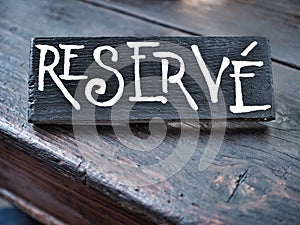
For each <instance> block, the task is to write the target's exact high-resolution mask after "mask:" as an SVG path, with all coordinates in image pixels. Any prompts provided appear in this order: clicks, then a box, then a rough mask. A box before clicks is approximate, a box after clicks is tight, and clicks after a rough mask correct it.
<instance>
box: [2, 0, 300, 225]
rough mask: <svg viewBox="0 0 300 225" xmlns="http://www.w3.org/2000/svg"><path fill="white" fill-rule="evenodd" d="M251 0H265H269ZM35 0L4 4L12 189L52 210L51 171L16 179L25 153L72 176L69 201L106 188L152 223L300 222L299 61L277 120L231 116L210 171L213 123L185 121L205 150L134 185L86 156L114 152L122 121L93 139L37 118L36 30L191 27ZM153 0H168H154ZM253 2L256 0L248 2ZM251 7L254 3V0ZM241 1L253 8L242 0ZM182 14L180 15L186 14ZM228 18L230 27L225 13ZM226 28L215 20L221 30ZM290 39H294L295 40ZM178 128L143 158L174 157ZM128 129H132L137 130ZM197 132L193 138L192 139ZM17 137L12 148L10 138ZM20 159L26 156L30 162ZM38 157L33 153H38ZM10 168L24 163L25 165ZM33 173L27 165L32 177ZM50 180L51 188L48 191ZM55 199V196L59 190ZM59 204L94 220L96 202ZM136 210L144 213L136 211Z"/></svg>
mask: <svg viewBox="0 0 300 225" xmlns="http://www.w3.org/2000/svg"><path fill="white" fill-rule="evenodd" d="M176 2H177V3H178V1H174V2H173V3H172V2H169V4H170V5H169V9H171V8H172V4H174V7H175V6H176V4H177V3H176ZM183 2H185V1H183ZM193 2H194V1H193ZM251 2H253V4H254V3H255V4H258V2H260V1H251ZM30 3H31V4H29V3H28V1H26V2H25V1H1V3H0V15H1V20H0V51H1V54H0V80H1V84H2V86H1V89H0V105H1V106H0V113H1V117H0V136H1V142H2V143H4V142H5V145H4V146H5V147H4V150H1V155H0V157H1V162H3V163H1V170H0V174H1V177H5V179H1V186H2V188H8V189H9V192H10V193H12V194H14V195H20V196H19V197H20V198H22V199H23V200H26V201H29V202H30V201H32V202H31V203H32V205H33V206H35V207H29V208H31V212H33V211H34V210H33V209H34V208H35V209H36V208H42V209H43V210H46V209H45V206H42V205H43V201H44V200H37V199H39V198H44V197H45V196H47V192H46V190H47V188H46V186H47V185H46V186H44V185H45V184H47V183H45V182H46V181H45V182H44V181H42V180H41V183H38V182H32V183H30V186H29V185H25V186H22V187H24V188H22V189H20V188H21V187H19V186H17V185H16V184H15V183H14V182H16V181H17V180H20V182H21V181H24V179H23V178H24V175H25V174H24V173H21V172H20V170H19V169H17V168H18V167H17V166H12V165H11V163H14V162H18V161H19V162H20V164H21V165H26V162H27V161H28V162H29V164H32V165H37V163H39V165H43V166H42V168H41V169H40V170H43V167H45V168H49V171H53V174H54V173H55V174H56V175H57V176H60V177H61V178H62V179H64V180H67V181H68V182H71V180H72V182H71V184H72V187H70V190H73V191H72V192H71V193H72V194H70V196H69V198H68V199H69V200H70V204H69V205H66V206H65V207H66V208H68V207H71V205H72V204H75V203H74V202H73V200H74V201H75V199H80V198H81V199H82V195H84V196H87V195H86V194H82V193H81V192H80V191H79V189H77V187H79V186H80V187H82V188H83V189H84V190H86V192H87V193H91V192H93V193H94V194H95V195H94V197H93V198H90V197H88V199H89V200H88V201H89V202H90V203H86V205H87V207H90V206H92V205H93V204H95V203H96V202H98V203H99V199H100V196H106V197H107V198H108V199H110V200H112V201H113V202H115V204H117V205H119V206H118V207H120V208H121V209H122V210H125V211H126V210H129V211H131V212H132V211H136V210H137V209H139V212H141V214H142V215H145V216H146V218H148V219H147V220H148V221H149V223H150V222H155V221H156V222H157V220H159V221H165V223H169V224H201V223H202V224H209V223H214V224H241V221H242V222H243V224H296V223H297V221H299V204H300V194H299V191H300V190H299V184H300V177H299V173H300V166H299V158H300V156H299V138H300V131H299V123H300V115H299V84H300V76H299V70H297V69H295V68H293V67H290V66H287V65H283V64H279V63H277V62H274V61H273V75H274V90H275V106H276V120H274V121H272V122H268V123H258V122H251V123H232V122H231V123H228V124H227V128H226V134H225V139H224V141H223V143H222V146H221V149H220V152H219V154H218V155H217V157H216V159H215V160H214V161H213V164H212V165H211V166H210V167H209V168H208V169H207V170H205V171H204V172H199V171H198V169H197V168H198V166H199V161H200V159H201V157H202V154H203V150H204V148H205V146H206V144H207V142H208V139H209V134H210V131H211V129H210V127H209V126H206V124H202V123H201V124H195V123H194V124H189V125H183V124H181V125H182V126H184V129H185V130H188V131H189V132H193V131H195V130H196V131H198V130H199V129H200V131H201V133H200V135H199V144H198V146H197V149H196V151H195V153H194V154H193V156H192V158H191V160H190V161H189V162H188V163H187V165H186V166H185V167H184V168H183V169H182V170H180V171H179V172H178V173H177V174H176V175H174V176H172V177H171V178H170V179H168V180H166V181H164V182H162V183H160V184H156V185H151V186H146V187H127V186H124V185H121V184H120V183H118V182H117V181H115V180H114V177H116V176H117V175H118V174H117V170H116V171H110V173H105V174H99V173H97V171H95V168H96V167H95V164H92V163H90V162H88V161H87V160H86V159H87V158H86V157H84V156H83V155H85V156H87V155H88V153H91V154H92V153H93V152H96V153H97V152H99V153H101V152H102V151H103V149H108V150H112V151H113V150H114V149H116V148H117V147H119V145H120V144H119V142H117V141H116V136H115V134H114V131H113V129H112V127H110V126H106V127H100V128H101V129H100V131H99V132H100V133H101V135H103V137H104V138H103V139H102V140H101V142H100V143H97V145H95V144H94V143H92V142H86V141H85V139H84V138H82V139H81V140H77V139H76V140H75V138H74V134H73V129H72V127H70V126H53V125H51V126H50V125H47V126H46V125H44V126H34V125H32V124H29V123H27V97H28V96H27V79H28V71H29V66H28V62H29V54H28V53H29V49H30V38H31V37H33V36H118V35H126V36H128V35H132V36H135V35H137V36H147V35H148V36H153V35H159V36H164V35H168V36H170V35H173V36H175V35H176V36H178V35H190V34H187V33H184V32H180V31H178V30H175V29H173V28H166V27H163V26H160V25H159V24H155V23H151V22H147V21H144V20H141V19H139V18H136V17H135V16H130V15H124V13H120V12H116V11H113V10H108V9H105V8H102V7H95V6H94V5H91V4H86V3H84V2H80V1H79V2H78V1H75V2H70V1H51V2H47V1H37V0H36V1H34V0H32V1H30ZM292 3H293V1H292V2H291V3H290V4H289V3H286V7H290V8H291V9H294V8H295V7H294V6H293V4H292ZM151 4H153V5H156V4H158V3H157V2H153V1H151ZM187 4H188V3H187ZM203 4H204V3H203ZM270 5H271V6H272V5H273V6H276V5H277V4H276V3H270ZM250 6H251V5H250ZM160 7H162V6H161V5H160ZM176 7H177V6H176ZM194 7H199V10H200V8H201V6H200V5H197V4H196V5H195V6H194ZM243 7H246V8H247V5H244V6H243ZM250 9H253V8H251V7H250ZM149 10H150V11H151V9H149ZM208 10H209V9H208ZM236 10H237V11H238V12H240V13H239V14H240V15H243V13H244V10H242V8H241V10H239V9H236ZM229 11H230V10H229ZM258 11H259V9H258ZM232 12H234V11H232ZM270 13H272V10H271V11H270ZM276 13H277V15H280V16H278V18H282V16H284V15H285V14H284V13H283V14H280V11H276ZM281 15H282V16H281ZM224 18H225V19H226V17H224ZM207 20H208V19H207ZM254 20H255V21H256V22H257V23H258V24H259V23H260V22H261V21H262V20H260V18H259V17H255V18H254ZM104 21H105V22H104ZM120 21H122V22H120ZM176 21H177V23H178V24H180V19H179V18H177V20H176ZM209 21H210V20H208V22H209ZM289 23H290V22H289ZM297 24H299V18H298V17H295V19H294V22H293V26H288V25H287V26H283V25H282V27H281V28H280V29H286V30H283V31H282V32H280V34H278V33H277V31H276V30H275V31H274V33H271V36H272V37H273V38H274V37H275V36H276V35H283V33H285V36H284V37H286V38H291V37H292V36H294V37H295V38H296V36H297V35H290V34H291V33H290V29H291V27H292V28H293V29H294V32H299V28H297ZM278 26H279V27H280V26H281V25H278ZM220 27H224V24H222V23H221V22H220V23H219V28H220ZM239 27H240V29H241V32H243V28H244V27H247V23H246V22H245V21H243V20H240V25H239ZM258 27H259V25H258ZM79 28H80V29H79ZM219 28H218V27H211V29H214V31H215V32H217V31H218V29H219ZM269 28H270V26H267V27H266V29H269ZM195 30H196V28H195ZM262 32H263V31H262ZM211 33H213V30H212V31H211ZM249 33H250V34H255V33H256V32H255V31H253V33H251V32H250V31H249ZM280 43H281V44H282V45H287V43H288V42H287V41H282V42H280ZM294 43H296V42H294ZM281 51H282V54H283V55H293V56H295V55H297V54H299V51H298V48H297V46H294V47H293V48H286V49H284V50H282V49H281ZM281 51H278V53H279V52H281ZM287 59H288V58H287ZM168 129H169V131H168V135H167V138H166V142H165V144H164V146H161V147H158V148H157V149H156V150H157V151H156V153H155V154H156V155H155V157H153V158H151V157H149V155H141V160H142V159H146V162H149V163H151V162H155V161H156V160H160V159H164V158H165V157H166V154H168V153H169V152H171V151H172V150H173V145H172V143H176V141H177V140H178V137H179V135H180V132H181V131H180V129H178V128H177V126H176V124H169V126H168ZM132 130H133V131H134V132H135V133H136V134H137V135H140V136H141V137H144V138H145V137H147V135H149V133H148V129H147V126H145V125H135V126H133V127H132ZM125 136H128V137H129V138H130V135H129V134H125ZM189 138H192V136H190V137H189ZM189 138H188V139H187V141H186V144H188V143H189ZM78 141H79V142H78ZM78 144H82V145H83V146H84V148H83V149H85V152H84V154H82V150H81V149H79V148H78ZM7 145H9V146H10V147H6V146H7ZM10 149H11V150H10ZM125 150H126V149H125V148H123V149H122V151H125ZM186 151H187V148H186V149H185V150H182V156H184V155H185V153H186ZM10 152H11V153H10ZM4 153H5V154H4ZM121 153H122V152H120V154H121ZM15 154H17V155H19V156H18V160H17V159H16V161H14V160H13V158H12V157H14V155H15ZM24 154H25V155H27V157H25V156H24ZM136 154H137V155H139V154H138V153H136ZM4 155H5V157H4ZM133 156H135V155H133ZM6 158H7V161H8V159H10V162H11V163H7V164H5V162H4V161H6ZM20 158H21V159H24V162H22V160H20ZM133 159H134V158H133ZM30 160H33V161H32V162H30ZM8 162H9V161H8ZM34 162H36V163H34ZM128 163H136V161H134V162H133V160H131V161H128ZM28 166H29V165H28ZM10 168H15V172H13V169H10ZM28 168H32V167H28ZM50 168H52V169H53V170H52V169H50ZM16 171H17V172H16ZM26 171H27V170H26ZM33 171H34V170H33ZM54 171H55V172H54ZM8 172H13V174H14V176H7V175H6V174H8ZM46 172H47V171H46ZM29 173H30V172H28V173H27V175H28V176H29ZM35 173H36V174H37V176H33V177H34V178H36V179H37V178H38V174H39V170H38V171H36V170H35ZM56 175H53V177H55V176H56ZM31 177H32V176H31ZM46 180H47V178H46ZM48 180H49V179H48ZM53 182H54V183H55V184H57V185H59V184H62V181H61V180H55V181H53ZM38 184H40V186H38ZM31 186H32V187H31ZM42 187H45V188H42ZM60 187H61V186H60ZM72 188H73V189H72ZM44 189H45V192H43V190H44ZM30 190H36V191H39V194H38V195H36V197H38V198H35V199H34V198H33V199H31V197H32V196H33V197H34V196H35V195H34V193H35V192H33V193H31V192H30ZM66 191H67V190H66ZM1 193H2V194H4V195H6V196H10V197H11V196H13V195H10V194H9V193H8V192H7V191H6V192H5V191H4V192H3V191H1ZM30 193H31V195H30ZM56 193H57V197H58V198H60V199H63V198H64V197H59V196H63V195H62V194H63V193H67V192H63V193H62V192H61V191H59V188H57V192H56ZM26 196H27V197H26ZM28 196H30V197H28ZM79 196H81V197H79ZM7 198H9V197H7ZM10 199H13V198H10ZM46 199H51V197H49V198H46ZM84 199H86V197H84ZM52 203H53V204H52V205H51V204H47V206H48V207H52V209H47V211H48V212H49V213H51V212H52V214H53V215H52V216H53V217H56V219H61V220H64V221H63V222H66V223H68V222H69V223H70V221H71V220H70V221H67V218H70V217H69V216H70V215H72V214H71V212H72V213H74V214H77V215H80V217H84V219H85V220H86V223H87V224H94V223H93V220H92V218H93V217H92V215H94V214H93V211H92V210H91V211H90V212H89V213H88V215H90V216H91V217H89V216H86V214H85V213H87V211H85V210H86V209H84V211H81V210H79V209H77V210H75V212H74V211H70V212H69V213H70V214H67V213H68V210H65V211H62V212H63V215H62V213H60V211H59V212H58V213H57V214H55V213H53V212H54V211H56V210H55V208H56V207H58V206H57V204H56V203H55V202H52ZM71 203H72V204H71ZM100 203H101V201H100ZM100 203H99V204H100ZM78 204H79V203H78ZM75 205H76V204H75ZM100 205H101V204H100ZM99 207H100V206H99ZM101 207H103V205H101ZM29 211H30V209H29ZM56 212H57V211H56ZM112 215H115V214H112ZM132 215H135V214H134V213H133V212H132ZM36 217H37V216H36ZM89 218H90V219H89ZM108 218H109V219H112V218H113V219H116V220H117V219H118V217H117V216H115V217H113V216H110V217H109V215H108ZM120 219H121V218H120ZM155 219H156V220H155ZM101 222H103V221H99V223H100V224H101ZM48 223H49V224H50V222H48ZM141 223H142V222H141ZM73 224H74V223H73Z"/></svg>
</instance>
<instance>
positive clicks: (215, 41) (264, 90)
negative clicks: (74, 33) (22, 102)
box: [28, 37, 275, 124]
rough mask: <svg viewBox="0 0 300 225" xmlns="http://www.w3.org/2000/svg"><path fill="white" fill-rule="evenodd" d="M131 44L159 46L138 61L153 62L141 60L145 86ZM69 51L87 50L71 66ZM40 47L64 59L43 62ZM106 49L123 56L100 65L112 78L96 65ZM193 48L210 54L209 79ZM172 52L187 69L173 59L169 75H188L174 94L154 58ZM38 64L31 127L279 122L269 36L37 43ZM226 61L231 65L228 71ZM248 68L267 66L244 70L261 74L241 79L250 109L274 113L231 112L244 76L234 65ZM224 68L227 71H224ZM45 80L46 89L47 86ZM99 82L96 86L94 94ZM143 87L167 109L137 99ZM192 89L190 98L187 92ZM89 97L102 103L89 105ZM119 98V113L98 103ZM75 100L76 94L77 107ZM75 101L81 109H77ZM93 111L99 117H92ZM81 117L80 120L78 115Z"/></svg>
mask: <svg viewBox="0 0 300 225" xmlns="http://www.w3.org/2000/svg"><path fill="white" fill-rule="evenodd" d="M127 42H147V43H149V42H154V43H158V45H159V46H156V47H149V46H148V47H141V48H139V52H140V53H138V56H140V55H145V59H139V63H138V66H139V72H138V76H139V78H138V79H140V81H136V79H135V76H136V72H135V63H134V60H133V59H132V57H133V55H134V54H135V53H134V51H135V50H133V48H132V47H128V46H127ZM252 43H256V44H257V45H256V46H255V47H254V48H253V49H251V51H249V52H248V53H247V55H245V56H242V54H243V52H244V51H245V50H247V48H248V47H249V46H250V45H251V44H252ZM61 45H77V46H81V47H80V48H82V49H73V50H72V54H74V53H73V52H76V54H77V57H76V58H72V59H71V60H69V59H66V58H65V53H64V50H63V49H61V48H60V47H59V46H61ZM37 46H51V47H54V48H55V49H56V51H57V53H58V54H59V56H56V57H54V54H51V52H52V50H47V53H45V61H43V62H41V60H42V59H41V57H43V56H41V50H40V49H39V48H41V47H39V48H38V47H37ZM101 46H110V47H112V48H113V49H114V50H115V51H116V52H114V55H115V56H117V60H116V62H111V57H112V55H111V54H112V52H109V53H108V54H106V53H105V52H102V55H101V62H100V63H104V67H107V66H109V68H108V69H109V70H110V71H108V70H107V68H106V69H105V68H102V67H100V66H99V65H98V64H97V63H96V62H95V59H94V54H95V49H98V48H99V47H101ZM192 46H194V47H195V46H197V49H198V54H201V55H202V56H201V57H203V61H204V62H205V67H206V68H208V70H209V74H207V75H206V73H205V75H204V73H203V72H202V70H203V66H201V67H200V66H199V64H198V63H199V62H197V59H196V56H198V55H197V54H196V55H195V53H194V52H193V51H194V50H193V51H192V49H191V47H192ZM249 50H250V49H249ZM106 51H107V50H106ZM165 52H167V54H169V55H170V54H175V55H177V56H178V57H180V59H181V60H182V63H179V61H178V60H176V59H172V58H170V57H163V58H165V60H166V59H167V60H168V70H167V71H168V72H167V73H168V74H167V76H168V77H169V78H170V77H174V76H177V74H178V73H179V72H178V71H179V70H180V69H179V67H181V66H183V67H182V68H184V69H183V70H184V73H183V74H182V75H183V76H182V78H181V79H180V80H179V81H180V82H182V84H183V89H182V88H181V87H180V85H178V83H175V84H174V82H173V83H171V82H169V81H166V82H167V86H166V87H167V90H162V86H163V85H162V81H163V75H162V65H161V63H162V58H161V57H153V55H154V54H160V53H164V54H165ZM30 57H31V58H30V61H31V68H30V75H29V80H28V85H29V100H28V101H29V112H28V115H29V121H31V122H33V123H41V124H43V123H44V124H45V123H48V124H49V123H52V124H71V123H85V124H86V123H93V122H96V123H110V121H127V120H128V119H129V120H130V122H142V121H149V120H151V119H153V118H160V119H164V120H166V121H180V120H190V121H191V120H193V121H198V120H202V121H203V120H211V119H223V120H224V119H228V120H234V119H236V120H237V119H239V120H242V119H244V120H271V119H274V116H275V115H274V114H275V111H274V99H273V96H274V95H273V91H274V90H273V77H272V69H271V57H270V46H269V42H268V40H267V39H265V38H262V37H143V38H136V37H107V38H105V37H102V38H82V37H81V38H76V37H69V38H64V37H63V38H35V39H33V41H32V44H31V56H30ZM58 57H59V61H58V63H57V65H56V66H55V68H54V70H53V71H54V74H52V75H50V74H49V71H46V72H44V73H43V74H42V75H41V77H40V78H39V76H40V75H39V73H40V71H41V70H42V68H40V66H46V65H47V66H49V65H51V64H52V63H53V62H54V61H55V59H54V58H56V59H57V60H58ZM136 57H137V56H136ZM172 57H174V56H172ZM224 57H226V58H224ZM225 59H227V60H228V62H227V63H225V64H223V63H224V62H225ZM66 61H68V62H70V67H69V69H64V65H65V62H66ZM245 61H247V63H252V64H253V63H257V62H260V63H262V65H261V66H249V65H247V63H245V66H243V67H245V68H242V70H241V72H240V74H238V75H237V76H244V75H243V74H245V73H254V74H255V76H254V77H248V79H247V78H246V79H245V78H238V79H239V80H241V85H240V88H241V93H242V94H241V97H242V99H243V100H242V101H243V102H242V104H243V105H245V108H246V107H249V106H252V107H253V106H255V107H262V106H267V107H269V109H267V110H265V109H260V110H259V109H258V110H254V109H253V110H252V111H249V112H235V111H234V110H232V109H231V107H233V106H235V105H236V104H238V103H237V102H236V98H238V94H237V93H236V92H237V91H236V89H237V88H238V87H237V84H236V82H235V78H233V77H231V74H234V73H235V72H234V71H236V69H234V68H235V67H234V66H233V64H234V63H235V62H245ZM224 65H225V66H224ZM223 66H224V71H221V68H222V67H223ZM112 69H113V70H117V71H118V73H119V75H118V76H119V78H117V76H116V75H115V73H116V72H112V71H111V70H112ZM220 71H221V72H220ZM219 73H221V74H219ZM237 73H239V72H237ZM62 74H68V75H69V76H70V77H71V76H72V79H77V80H66V79H67V78H63V77H62ZM70 74H71V75H70ZM52 76H54V78H52ZM79 76H80V78H79ZM205 76H208V77H209V78H205ZM217 76H219V77H220V86H218V87H217V88H214V86H213V85H215V82H216V80H217V79H216V77H217ZM55 77H57V78H58V79H59V80H60V81H61V82H62V85H63V86H61V87H60V86H59V83H58V81H56V80H55ZM211 77H212V78H211ZM78 79H81V80H78ZM99 79H102V81H104V80H105V87H106V88H105V93H103V94H102V95H100V94H99V95H97V94H96V93H95V90H97V88H98V89H99V85H101V87H102V88H103V87H104V86H103V84H101V83H99ZM103 79H104V80H103ZM119 79H120V80H119ZM206 79H207V80H208V79H212V82H213V83H214V84H210V83H209V81H207V80H206ZM41 81H42V82H43V84H42V85H41V84H39V82H41ZM92 82H93V87H92V88H91V89H90V88H89V86H90V84H91V83H92ZM135 82H137V83H138V85H139V86H140V91H141V97H144V98H145V97H147V98H149V97H152V98H153V99H154V98H156V99H157V98H160V99H162V98H164V100H165V101H166V102H163V101H162V100H161V101H157V100H151V101H150V102H149V101H148V102H147V101H145V100H142V101H139V100H137V101H135V102H134V100H130V99H131V98H133V97H134V96H136V92H137V87H136V84H135ZM121 83H124V84H121ZM164 83H165V82H164ZM124 85H125V87H124ZM238 86H239V85H238ZM41 88H43V91H41ZM120 88H121V89H120ZM89 89H90V90H89ZM213 89H215V90H218V94H217V98H216V99H213V98H214V97H213V93H212V92H211V90H213ZM184 90H186V92H187V93H184ZM87 92H88V93H90V94H91V96H92V100H93V101H96V103H91V100H88V96H87V94H86V93H87ZM118 93H121V94H120V97H119V98H118V99H117V100H115V103H114V104H112V106H111V105H110V106H101V105H100V106H98V105H96V104H98V103H100V104H102V105H103V104H104V102H106V103H108V102H109V101H112V100H113V99H116V97H117V95H118ZM67 94H69V95H70V97H69V100H68V98H67ZM158 96H159V97H158ZM189 97H190V98H191V99H189ZM70 98H72V99H73V100H74V101H76V102H75V103H71V102H72V100H70ZM195 107H196V108H195ZM241 110H242V109H241ZM74 111H76V112H74ZM93 111H94V112H95V114H94V115H91V114H92V113H91V112H93ZM72 112H73V113H72ZM125 112H127V113H128V117H127V116H125V115H126V113H125ZM74 113H76V114H77V116H74Z"/></svg>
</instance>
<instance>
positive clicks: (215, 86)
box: [191, 45, 230, 103]
mask: <svg viewBox="0 0 300 225" xmlns="http://www.w3.org/2000/svg"><path fill="white" fill-rule="evenodd" d="M191 48H192V51H193V53H194V55H195V58H196V60H197V62H198V65H199V67H200V69H201V71H202V73H203V75H204V78H205V81H206V84H207V86H208V89H209V93H210V98H211V101H212V102H213V103H217V102H218V92H219V87H220V83H221V77H222V74H223V72H224V70H225V69H226V68H227V67H228V66H229V64H230V60H229V59H228V58H227V57H223V60H222V64H221V67H220V70H219V73H218V76H217V79H216V82H214V81H213V79H212V78H211V74H210V72H209V70H208V68H207V66H206V64H205V62H204V60H203V58H202V56H201V54H200V51H199V48H198V46H197V45H192V46H191Z"/></svg>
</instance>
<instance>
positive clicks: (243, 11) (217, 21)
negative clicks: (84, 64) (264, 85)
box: [83, 0, 300, 68]
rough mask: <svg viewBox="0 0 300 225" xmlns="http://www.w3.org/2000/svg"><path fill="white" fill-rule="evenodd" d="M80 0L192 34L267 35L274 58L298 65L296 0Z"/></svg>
mask: <svg viewBox="0 0 300 225" xmlns="http://www.w3.org/2000/svg"><path fill="white" fill-rule="evenodd" d="M83 1H86V2H89V3H91V4H94V5H97V6H101V7H104V8H107V9H110V10H113V11H117V12H120V13H124V14H127V15H130V16H133V17H137V18H140V19H143V20H146V21H149V22H151V23H157V24H160V25H163V26H165V27H169V28H173V29H176V30H180V31H183V32H186V33H189V34H194V35H256V36H267V37H268V38H270V40H271V47H272V56H273V58H274V60H276V61H277V62H282V63H284V64H289V65H291V66H294V67H297V68H300V63H299V62H300V42H299V40H298V37H299V36H300V29H299V23H300V14H299V12H300V5H299V1H298V0H292V1H286V0H280V1H276V2H270V1H268V0H263V1H259V0H254V1H248V0H235V1H205V0H199V1H173V0H166V1H163V2H162V1H135V0H113V1H112V0H83Z"/></svg>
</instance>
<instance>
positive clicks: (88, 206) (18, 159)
mask: <svg viewBox="0 0 300 225" xmlns="http://www.w3.org/2000/svg"><path fill="white" fill-rule="evenodd" d="M0 152H1V158H0V171H1V172H0V186H1V187H2V188H5V189H7V190H11V191H12V192H13V194H15V195H17V196H19V198H22V199H23V202H22V200H16V202H13V203H15V204H16V205H17V206H21V207H22V208H25V209H26V210H27V211H29V213H30V214H31V215H32V216H33V217H37V219H39V220H40V221H41V222H43V223H46V224H57V225H58V224H59V225H60V224H64V223H65V224H120V225H121V224H155V223H154V221H155V219H158V218H159V217H158V216H157V218H155V217H154V215H153V218H147V215H151V214H147V215H143V214H145V213H142V211H143V210H142V208H139V209H135V210H134V211H133V210H132V211H129V210H125V207H123V206H121V204H120V203H117V202H115V201H114V200H112V199H111V198H110V197H109V196H107V195H101V194H100V193H99V192H98V191H95V190H93V189H91V188H88V187H87V186H86V185H84V184H80V183H76V182H75V181H73V180H71V179H68V178H67V177H65V176H63V175H61V174H60V173H58V171H57V170H55V169H53V168H51V167H49V166H45V164H43V163H41V162H39V161H37V160H34V159H33V158H32V157H30V156H29V155H28V154H25V153H24V152H22V151H20V149H17V148H14V147H11V146H10V145H8V144H7V143H5V142H2V143H0ZM4 171H5V172H4ZM11 178H13V179H11ZM8 180H9V182H6V181H8ZM24 187H25V188H24ZM1 192H2V194H3V195H6V197H7V198H8V200H14V199H10V198H11V195H9V194H8V193H7V192H6V191H5V190H3V191H1V190H0V193H1ZM110 195H111V196H112V195H113V194H112V193H110ZM24 201H25V202H28V203H27V204H25V203H24ZM37 209H38V210H37ZM43 211H45V212H47V214H45V215H44V214H43ZM48 214H50V215H48ZM160 219H162V218H160Z"/></svg>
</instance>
